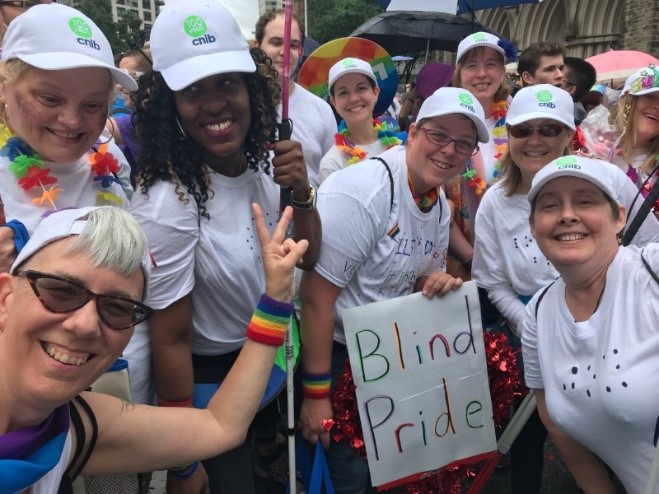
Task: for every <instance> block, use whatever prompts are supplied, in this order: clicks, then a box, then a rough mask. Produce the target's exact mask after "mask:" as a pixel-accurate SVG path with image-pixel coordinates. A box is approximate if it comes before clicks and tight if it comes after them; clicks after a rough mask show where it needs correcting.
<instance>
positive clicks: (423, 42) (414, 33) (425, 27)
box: [351, 11, 498, 55]
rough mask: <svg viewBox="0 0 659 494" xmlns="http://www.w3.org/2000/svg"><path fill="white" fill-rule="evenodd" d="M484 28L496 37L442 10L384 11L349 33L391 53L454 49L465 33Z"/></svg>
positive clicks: (475, 24) (400, 53) (401, 53)
mask: <svg viewBox="0 0 659 494" xmlns="http://www.w3.org/2000/svg"><path fill="white" fill-rule="evenodd" d="M477 31H485V32H488V33H492V34H495V35H497V36H498V34H497V33H495V32H494V31H492V30H491V29H488V28H486V27H485V26H483V25H482V24H480V23H479V22H477V21H471V20H468V19H463V18H462V17H458V16H456V15H452V14H446V13H442V12H402V11H394V12H383V13H382V14H379V15H377V16H375V17H373V18H371V19H369V20H367V21H366V22H365V23H364V24H362V25H361V26H359V27H358V28H357V29H355V30H354V31H353V32H352V34H351V36H357V37H359V38H366V39H370V40H371V41H374V42H375V43H377V44H378V45H380V46H381V47H382V48H384V49H385V50H386V51H387V52H389V54H390V55H404V54H408V53H418V52H423V51H426V52H427V51H429V50H443V51H457V49H458V44H459V43H460V41H462V39H463V38H465V37H466V36H468V35H470V34H472V33H475V32H477Z"/></svg>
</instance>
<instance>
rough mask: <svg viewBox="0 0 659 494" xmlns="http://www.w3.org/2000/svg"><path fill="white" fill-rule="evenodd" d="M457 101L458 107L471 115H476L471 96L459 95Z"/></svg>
mask: <svg viewBox="0 0 659 494" xmlns="http://www.w3.org/2000/svg"><path fill="white" fill-rule="evenodd" d="M459 99H460V106H462V107H464V108H466V109H467V110H469V111H470V112H471V113H476V109H475V108H474V100H473V99H472V97H471V96H469V95H468V94H467V93H460V96H459Z"/></svg>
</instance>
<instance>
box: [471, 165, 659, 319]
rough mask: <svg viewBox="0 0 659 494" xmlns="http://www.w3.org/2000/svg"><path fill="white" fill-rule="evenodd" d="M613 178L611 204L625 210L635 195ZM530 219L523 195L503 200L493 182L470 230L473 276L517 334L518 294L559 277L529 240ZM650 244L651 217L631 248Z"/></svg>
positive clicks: (658, 234)
mask: <svg viewBox="0 0 659 494" xmlns="http://www.w3.org/2000/svg"><path fill="white" fill-rule="evenodd" d="M614 175H615V181H614V190H615V191H616V192H617V194H616V197H615V198H614V199H616V200H617V201H618V202H620V203H622V204H624V205H626V206H627V209H629V206H630V205H631V203H632V201H633V200H634V197H635V196H636V193H637V192H638V190H637V189H636V188H635V187H634V184H632V183H631V181H630V180H629V179H628V178H627V176H626V175H625V174H624V173H622V172H620V173H615V174H614ZM641 202H642V201H638V200H637V201H636V204H635V205H634V211H637V210H638V208H639V207H640V204H641ZM530 214H531V205H530V204H529V202H528V201H527V199H526V196H525V195H523V194H513V195H512V196H510V197H506V195H505V193H504V190H503V187H502V186H501V184H500V183H496V184H494V185H493V186H492V187H490V188H489V189H488V190H487V191H486V192H485V194H484V195H483V198H482V200H481V203H480V206H479V209H478V212H477V213H476V226H475V228H474V230H475V231H476V236H475V241H474V260H473V265H472V270H471V274H472V277H473V278H474V280H475V281H476V282H477V283H478V286H480V287H482V288H484V289H485V290H487V291H488V296H489V298H490V300H491V301H492V303H493V304H494V305H495V307H496V308H497V310H498V311H499V312H500V313H501V314H502V315H503V316H504V317H505V318H507V319H508V320H510V321H511V322H512V323H513V324H514V325H515V327H517V328H518V329H519V328H521V324H522V319H523V317H524V310H525V309H524V304H523V303H522V302H521V301H520V300H519V299H518V298H517V295H533V294H534V293H535V292H536V291H537V290H539V289H540V288H541V287H543V286H545V285H547V284H548V283H549V282H551V281H552V280H554V279H556V277H557V276H558V273H557V272H556V270H555V269H554V267H553V266H551V264H550V263H549V261H548V260H547V258H545V256H544V255H543V254H542V252H540V249H539V248H538V245H537V244H536V243H535V240H534V239H533V236H532V235H531V228H530V227H529V224H528V218H529V215H530ZM628 224H629V222H628ZM650 242H659V222H657V220H656V218H654V215H651V214H650V215H648V217H647V218H646V220H645V222H644V223H643V224H642V225H641V228H640V229H639V230H638V233H637V234H636V235H635V237H634V240H633V242H632V244H633V245H638V246H643V245H646V244H648V243H650Z"/></svg>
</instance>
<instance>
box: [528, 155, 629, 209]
mask: <svg viewBox="0 0 659 494" xmlns="http://www.w3.org/2000/svg"><path fill="white" fill-rule="evenodd" d="M616 173H620V171H619V170H618V168H617V167H616V166H615V165H612V164H611V163H608V162H607V161H602V160H596V159H592V158H586V157H585V156H561V157H560V158H557V159H555V160H554V161H551V162H549V163H548V164H547V165H545V166H544V167H543V168H542V169H541V170H540V171H539V172H538V173H536V174H535V177H533V182H532V184H531V190H530V191H529V193H528V195H527V199H528V201H529V202H530V203H532V202H533V200H534V199H535V197H536V196H537V195H538V193H539V192H540V189H542V188H543V187H544V186H545V185H547V183H548V182H550V181H552V180H554V179H555V178H558V177H575V178H582V179H584V180H588V181H589V182H591V183H593V184H595V185H597V187H599V188H600V189H602V191H604V193H605V194H606V195H608V196H609V197H610V198H612V199H613V200H614V201H617V195H616V192H615V187H614V184H615V183H617V180H616Z"/></svg>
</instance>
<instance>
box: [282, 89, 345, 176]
mask: <svg viewBox="0 0 659 494" xmlns="http://www.w3.org/2000/svg"><path fill="white" fill-rule="evenodd" d="M277 113H278V115H279V117H280V118H281V104H280V105H279V107H278V108H277ZM288 118H290V119H291V121H292V122H293V133H292V135H291V139H292V140H294V141H298V142H300V143H301V144H302V152H303V153H304V162H305V163H306V165H307V174H308V176H309V183H310V184H311V185H313V186H314V187H316V188H317V187H318V185H320V182H319V180H318V169H319V168H320V159H321V158H322V157H323V156H324V155H325V153H327V151H329V150H330V148H331V147H332V146H334V134H336V130H337V128H336V119H335V118H334V113H332V109H331V108H330V105H329V104H328V103H326V102H325V101H323V100H322V99H320V98H319V97H318V96H316V95H315V94H313V93H311V92H309V91H307V90H306V89H304V88H303V87H302V86H300V85H299V84H295V89H294V90H293V92H292V93H291V95H290V98H289V101H288Z"/></svg>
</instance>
